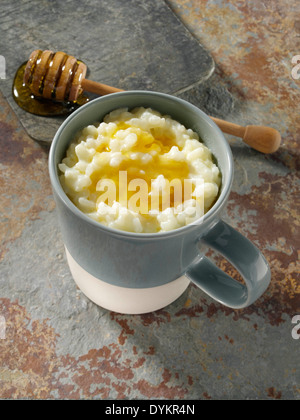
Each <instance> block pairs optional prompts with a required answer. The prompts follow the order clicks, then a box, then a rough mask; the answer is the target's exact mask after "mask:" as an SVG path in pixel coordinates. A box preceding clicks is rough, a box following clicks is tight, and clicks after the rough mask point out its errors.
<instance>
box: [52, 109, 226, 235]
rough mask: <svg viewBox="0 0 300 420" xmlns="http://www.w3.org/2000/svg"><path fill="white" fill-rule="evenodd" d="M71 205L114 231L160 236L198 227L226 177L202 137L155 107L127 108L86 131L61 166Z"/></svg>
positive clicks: (63, 182)
mask: <svg viewBox="0 0 300 420" xmlns="http://www.w3.org/2000/svg"><path fill="white" fill-rule="evenodd" d="M58 166H59V169H60V171H61V175H60V182H61V185H62V187H63V189H64V191H65V192H66V194H67V195H68V197H69V198H70V199H71V200H72V202H73V203H74V204H75V205H76V206H77V207H78V208H79V209H80V210H81V211H82V212H84V213H85V214H87V215H88V216H89V217H91V218H92V219H94V220H96V221H97V222H99V223H101V224H103V225H105V226H109V227H111V228H115V229H120V230H125V231H130V232H137V233H142V232H146V233H153V232H164V231H169V230H173V229H178V228H180V227H182V226H185V225H187V224H189V223H193V222H196V220H198V219H199V217H201V216H202V215H203V214H204V213H205V212H207V211H208V210H209V208H210V207H211V206H212V205H213V203H214V202H215V200H216V198H217V196H218V193H219V188H220V184H221V175H220V171H219V169H218V167H217V165H216V164H215V163H214V161H213V158H212V154H211V152H210V150H209V149H208V148H207V147H206V146H205V145H204V144H203V143H201V142H200V141H199V137H198V135H197V133H195V132H194V131H192V130H191V129H188V128H186V127H184V126H183V125H182V124H180V123H179V122H178V121H175V120H173V119H172V118H171V117H169V116H166V115H162V114H160V113H159V112H157V111H154V110H152V109H150V108H143V107H139V108H135V109H134V110H132V111H129V110H128V109H127V108H121V109H117V110H114V111H112V112H110V113H109V114H107V115H106V116H105V117H104V119H103V122H101V123H100V124H95V125H89V126H87V127H85V128H84V129H83V130H82V131H81V132H80V133H78V135H77V136H76V137H75V139H74V140H73V142H72V143H71V144H70V146H69V148H68V150H67V152H66V156H65V157H64V159H63V160H62V162H61V163H60V164H59V165H58Z"/></svg>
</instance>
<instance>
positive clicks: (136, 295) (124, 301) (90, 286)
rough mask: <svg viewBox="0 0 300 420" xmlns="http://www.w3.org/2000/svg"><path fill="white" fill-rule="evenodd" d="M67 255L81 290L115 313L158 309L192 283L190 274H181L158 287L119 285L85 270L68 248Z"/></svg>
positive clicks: (133, 313)
mask: <svg viewBox="0 0 300 420" xmlns="http://www.w3.org/2000/svg"><path fill="white" fill-rule="evenodd" d="M66 255H67V261H68V264H69V268H70V271H71V274H72V277H73V279H74V281H75V283H76V284H77V286H78V287H79V289H80V290H81V291H82V292H83V293H84V294H85V296H87V297H88V298H89V299H90V300H91V301H92V302H94V303H96V304H97V305H98V306H101V307H102V308H104V309H108V310H110V311H113V312H118V313H122V314H128V315H138V314H144V313H148V312H153V311H157V310H159V309H162V308H164V307H166V306H168V305H169V304H170V303H172V302H174V301H175V300H176V299H178V298H179V297H180V296H181V295H182V294H183V293H184V291H185V290H186V289H187V287H188V286H189V284H190V280H189V279H188V278H187V277H185V276H181V277H179V278H178V279H176V280H174V281H171V282H169V283H167V284H163V285H161V286H156V287H148V288H136V289H135V288H127V287H120V286H115V285H112V284H109V283H106V282H104V281H103V280H100V279H98V278H97V277H95V276H93V275H92V274H90V273H88V272H87V271H86V270H84V269H83V268H82V267H81V266H80V265H79V264H78V263H77V262H76V261H75V260H74V258H73V257H72V256H71V254H70V253H69V251H68V249H67V248H66Z"/></svg>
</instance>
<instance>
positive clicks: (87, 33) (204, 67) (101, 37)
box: [0, 0, 214, 142]
mask: <svg viewBox="0 0 300 420" xmlns="http://www.w3.org/2000/svg"><path fill="white" fill-rule="evenodd" d="M1 6H2V7H1V9H2V13H1V16H0V25H1V41H0V42H1V54H2V55H3V56H4V57H5V59H6V63H7V74H6V81H5V83H1V84H0V87H1V90H2V93H3V94H4V96H5V97H6V98H7V100H8V102H9V104H10V105H11V106H12V108H13V110H14V111H15V113H16V114H17V116H18V118H19V120H20V121H21V123H22V125H23V126H24V128H25V129H26V131H27V133H28V134H29V135H30V136H31V137H33V138H34V139H36V140H40V141H44V142H51V140H52V138H53V135H54V134H55V132H56V130H57V128H58V127H59V125H60V124H61V122H62V121H63V119H64V118H65V117H55V118H50V119H49V118H45V117H38V116H34V115H32V114H29V113H27V112H24V111H23V110H21V109H20V108H19V107H18V106H17V105H16V103H15V102H14V100H13V98H12V95H11V86H12V82H13V77H14V74H15V71H16V69H17V68H18V67H19V65H20V64H21V63H22V62H24V61H26V60H27V59H28V57H29V55H30V53H31V51H33V50H35V49H37V48H40V49H52V50H53V51H65V52H67V53H69V54H71V55H74V56H75V57H77V58H79V59H81V60H83V61H85V62H86V63H87V65H88V67H89V78H90V79H91V80H95V81H101V82H103V83H106V84H109V85H112V86H117V87H120V88H122V89H125V90H128V89H147V90H157V91H161V92H165V93H171V94H176V92H178V91H181V90H182V89H186V88H188V87H189V86H193V85H195V84H198V83H201V82H202V81H204V80H206V79H207V78H209V77H210V75H211V74H212V73H213V71H214V61H213V59H212V57H211V55H210V54H209V53H208V52H207V51H206V50H205V49H204V48H203V47H202V46H201V44H200V43H199V42H198V41H197V40H196V39H195V38H194V37H193V36H192V35H191V34H190V32H189V31H188V30H187V29H186V27H185V26H184V25H183V24H182V23H181V22H180V20H179V19H178V18H177V17H176V16H175V14H174V13H173V12H172V11H171V9H170V8H169V7H168V6H167V5H166V3H165V2H164V1H163V0H151V1H145V0H127V1H126V2H125V1H124V0H109V1H103V0H102V1H96V0H87V1H84V2H82V1H79V0H73V1H64V2H62V1H43V2H41V1H39V0H30V1H27V2H25V1H19V0H18V1H17V0H10V1H7V0H4V1H2V2H1ZM4 10H5V11H4ZM3 11H4V12H3ZM71 11H72V13H71ZM74 11H75V12H74ZM99 16H100V17H101V23H102V24H101V25H99ZM49 22H51V25H50V24H49ZM45 126H47V129H45Z"/></svg>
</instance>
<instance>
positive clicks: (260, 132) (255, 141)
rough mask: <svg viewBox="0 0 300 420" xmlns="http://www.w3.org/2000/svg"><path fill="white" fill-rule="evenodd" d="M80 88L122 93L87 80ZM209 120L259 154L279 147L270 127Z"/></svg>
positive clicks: (274, 133) (99, 93) (102, 92)
mask: <svg viewBox="0 0 300 420" xmlns="http://www.w3.org/2000/svg"><path fill="white" fill-rule="evenodd" d="M81 87H82V89H83V90H86V91H88V92H92V93H96V94H98V95H107V94H110V93H116V92H122V89H117V88H114V87H112V86H108V85H104V84H103V83H98V82H94V81H92V80H88V79H84V80H83V81H82V83H81ZM210 118H211V119H212V120H213V121H214V122H215V123H216V124H217V126H218V127H219V128H220V129H221V131H223V132H224V133H227V134H231V135H233V136H236V137H240V138H242V139H243V141H244V142H245V143H246V144H248V145H249V146H251V147H252V148H253V149H255V150H258V151H259V152H262V153H274V152H275V151H276V150H278V148H279V146H280V143H281V136H280V133H279V132H278V131H277V130H275V129H274V128H272V127H266V126H260V125H247V126H246V127H243V126H240V125H237V124H234V123H232V122H229V121H224V120H220V119H219V118H214V117H210Z"/></svg>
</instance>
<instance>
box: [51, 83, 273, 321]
mask: <svg viewBox="0 0 300 420" xmlns="http://www.w3.org/2000/svg"><path fill="white" fill-rule="evenodd" d="M138 106H143V107H150V108H152V109H155V110H157V111H159V112H161V113H162V114H168V115H170V116H171V117H172V118H173V119H175V120H177V121H179V122H181V123H182V124H183V125H185V126H186V127H187V128H191V129H192V130H194V131H196V132H197V133H198V134H199V136H200V138H201V139H202V141H203V142H204V144H206V146H207V147H208V148H209V149H210V150H211V152H212V153H213V155H214V157H215V159H216V161H217V165H218V167H219V169H220V171H221V174H222V185H221V191H220V194H219V196H218V199H217V201H216V202H215V204H214V205H213V207H212V208H211V209H210V210H209V211H208V212H207V213H206V214H205V215H204V217H203V218H202V219H201V221H200V220H199V223H193V224H190V225H187V226H184V227H181V228H179V229H176V230H172V231H169V232H158V233H133V232H125V231H121V230H116V229H111V228H109V227H106V226H103V225H101V224H100V223H98V222H96V221H94V220H92V219H91V218H89V217H88V216H87V215H85V214H84V213H82V212H81V211H80V210H79V209H78V208H77V207H76V206H75V205H74V204H73V203H72V202H71V200H70V199H69V198H68V197H67V195H66V194H65V192H64V191H63V189H62V187H61V184H60V181H59V170H58V163H60V162H61V160H62V159H63V157H64V155H65V152H66V149H67V147H68V145H69V143H70V141H71V140H72V139H73V138H74V135H75V133H77V132H78V131H79V130H80V129H82V128H84V127H86V126H87V125H89V124H93V123H95V122H100V121H102V119H103V117H104V116H105V115H106V114H107V113H109V112H110V111H112V110H114V109H116V108H120V107H128V108H129V109H131V108H134V107H138ZM49 173H50V179H51V184H52V188H53V194H54V198H55V201H56V205H57V211H58V216H59V220H60V227H61V231H62V236H63V241H64V244H65V249H66V255H67V260H68V264H69V267H70V270H71V273H72V276H73V278H74V280H75V282H76V283H77V285H78V287H79V288H80V289H81V290H82V292H83V293H84V294H85V295H86V296H87V297H88V298H89V299H91V300H92V301H93V302H95V303H96V304H98V305H100V306H101V307H103V308H106V309H109V310H112V311H115V312H120V313H126V314H141V313H147V312H151V311H154V310H158V309H161V308H163V307H165V306H167V305H168V304H170V303H171V302H173V301H174V300H176V299H177V298H178V297H179V296H180V295H181V294H182V293H183V292H184V291H185V290H186V288H187V287H188V286H189V284H190V282H193V283H194V284H196V285H197V286H198V287H199V288H201V289H202V290H203V291H204V292H206V293H207V294H208V295H209V296H211V297H212V298H214V299H215V300H217V301H218V302H221V303H222V304H224V305H226V306H229V307H231V308H244V307H247V306H249V305H251V304H252V303H253V302H254V301H255V300H256V299H258V298H259V297H260V296H261V295H262V294H263V293H264V291H265V290H266V288H267V287H268V285H269V282H270V278H271V275H270V269H269V266H268V264H267V262H266V260H265V258H264V256H263V255H262V253H261V252H260V251H259V250H258V249H257V248H256V247H255V246H254V245H253V243H252V242H250V241H249V240H248V239H247V238H245V237H244V236H243V235H241V234H240V233H238V232H237V231H236V230H235V229H233V228H232V227H231V226H229V225H228V224H227V223H225V222H224V221H223V220H222V219H221V214H222V211H223V209H224V207H225V205H226V201H227V199H228V196H229V193H230V189H231V185H232V180H233V158H232V153H231V149H230V147H229V145H228V143H227V141H226V139H225V138H224V136H223V134H222V132H221V131H220V129H219V128H218V127H217V126H216V125H215V124H214V122H213V121H212V120H211V119H210V118H209V117H208V116H207V115H206V114H204V113H203V112H202V111H201V110H200V109H198V108H197V107H195V106H194V105H192V104H190V103H188V102H186V101H184V100H182V99H179V98H177V97H174V96H171V95H167V94H163V93H158V92H151V91H128V92H120V93H115V94H111V95H107V96H103V97H100V98H97V99H95V100H93V101H91V102H89V103H87V104H86V105H84V106H82V107H81V108H79V109H78V110H76V111H75V112H74V113H72V114H71V115H70V116H69V117H68V118H67V119H66V120H65V121H64V123H63V124H62V125H61V127H60V128H59V129H58V131H57V133H56V135H55V137H54V140H53V142H52V145H51V149H50V154H49ZM203 245H206V246H208V247H211V248H213V249H215V250H217V251H218V252H220V253H221V254H222V255H223V256H224V257H225V258H226V259H227V260H228V261H229V262H231V263H232V264H233V265H234V266H235V267H236V268H237V270H238V271H239V273H240V274H241V275H242V277H243V279H244V282H243V283H240V282H238V281H236V280H234V279H233V278H232V277H230V276H229V275H228V274H226V273H225V272H223V271H222V270H221V269H219V268H218V267H217V266H215V265H214V264H213V263H212V262H211V261H210V260H209V259H208V258H207V257H206V256H205V255H204V251H203V248H206V246H205V247H204V246H203Z"/></svg>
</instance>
